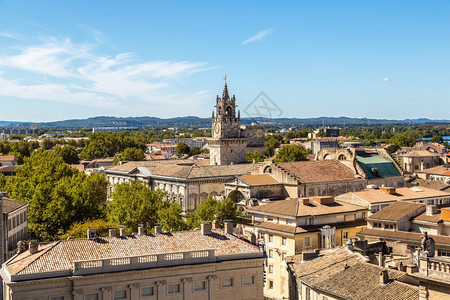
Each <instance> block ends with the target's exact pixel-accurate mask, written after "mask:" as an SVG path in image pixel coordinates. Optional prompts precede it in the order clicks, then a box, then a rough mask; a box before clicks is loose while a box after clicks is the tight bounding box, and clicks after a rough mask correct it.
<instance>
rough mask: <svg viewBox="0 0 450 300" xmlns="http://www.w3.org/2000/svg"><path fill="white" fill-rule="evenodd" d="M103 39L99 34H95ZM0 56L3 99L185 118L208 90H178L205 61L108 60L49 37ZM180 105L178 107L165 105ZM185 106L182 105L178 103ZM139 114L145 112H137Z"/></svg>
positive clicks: (125, 56) (122, 56)
mask: <svg viewBox="0 0 450 300" xmlns="http://www.w3.org/2000/svg"><path fill="white" fill-rule="evenodd" d="M97 34H98V36H99V39H100V37H101V33H100V32H98V33H97ZM9 51H10V52H9V53H7V54H0V66H2V72H1V73H0V97H2V96H3V97H16V98H21V99H27V100H47V101H56V102H62V103H70V104H76V105H85V106H91V107H102V106H105V105H107V106H108V107H109V108H110V107H118V108H119V107H120V108H124V109H125V108H128V110H129V108H130V107H131V106H130V104H133V106H132V107H133V108H134V107H135V105H136V106H138V105H140V104H139V103H141V104H142V105H147V106H149V105H155V106H158V107H161V111H162V112H164V110H166V111H167V110H171V112H172V113H174V112H175V113H179V114H184V110H185V109H186V106H185V105H184V104H186V105H187V104H188V101H190V100H192V99H193V98H195V97H199V98H198V99H199V100H201V99H203V98H204V97H205V92H204V91H184V90H180V88H179V86H180V84H179V83H180V81H184V80H186V79H187V78H188V77H189V76H191V75H192V74H195V73H198V72H203V71H206V70H210V69H211V67H208V66H207V65H206V64H205V63H203V62H188V61H162V60H155V61H138V60H137V59H136V58H135V55H134V54H133V53H119V54H117V55H115V56H108V55H102V54H97V53H96V44H91V43H80V44H77V43H73V42H72V41H71V40H70V39H56V38H49V39H46V40H45V41H41V42H40V43H38V44H34V45H31V46H26V47H18V48H14V49H9ZM165 104H167V105H172V104H177V105H176V107H170V109H169V108H168V107H164V105H165ZM180 104H181V105H180ZM135 113H141V111H135Z"/></svg>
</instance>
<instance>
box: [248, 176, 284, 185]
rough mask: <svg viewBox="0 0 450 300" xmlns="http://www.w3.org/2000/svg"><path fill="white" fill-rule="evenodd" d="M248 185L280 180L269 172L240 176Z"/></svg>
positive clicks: (274, 182)
mask: <svg viewBox="0 0 450 300" xmlns="http://www.w3.org/2000/svg"><path fill="white" fill-rule="evenodd" d="M239 178H241V179H242V180H243V181H244V182H246V183H247V184H248V185H270V184H279V182H278V181H277V180H276V179H275V178H273V177H272V176H270V175H269V174H259V175H242V176H239Z"/></svg>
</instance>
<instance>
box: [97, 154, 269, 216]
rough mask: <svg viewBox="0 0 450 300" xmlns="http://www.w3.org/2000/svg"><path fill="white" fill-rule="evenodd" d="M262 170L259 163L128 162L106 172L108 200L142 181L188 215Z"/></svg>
mask: <svg viewBox="0 0 450 300" xmlns="http://www.w3.org/2000/svg"><path fill="white" fill-rule="evenodd" d="M259 167H260V164H259V163H255V164H236V165H225V166H219V165H213V166H211V165H209V163H208V161H207V160H163V161H141V162H135V161H133V162H127V163H124V164H122V165H118V166H114V167H110V168H107V169H105V170H104V172H105V174H106V176H107V178H108V183H109V184H108V192H107V193H108V198H109V199H111V195H112V193H113V192H114V190H115V187H116V186H117V185H118V184H120V183H122V182H130V181H134V180H139V181H140V182H142V183H143V184H145V185H147V186H148V187H150V188H151V189H152V190H156V189H160V190H163V191H166V192H167V198H168V199H169V200H172V201H174V202H176V203H178V204H179V205H180V206H181V207H182V209H183V212H184V213H185V214H187V213H189V212H192V211H194V210H195V209H196V208H197V206H198V205H199V204H200V203H201V202H202V201H203V200H205V199H206V198H207V197H208V196H212V197H218V198H221V199H223V198H224V196H225V186H224V183H226V182H228V181H232V180H233V178H234V177H235V176H236V175H245V174H250V173H251V172H252V171H253V170H255V169H257V168H259Z"/></svg>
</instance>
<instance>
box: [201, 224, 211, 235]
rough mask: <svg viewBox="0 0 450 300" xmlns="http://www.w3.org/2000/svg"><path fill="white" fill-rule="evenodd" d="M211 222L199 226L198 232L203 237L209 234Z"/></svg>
mask: <svg viewBox="0 0 450 300" xmlns="http://www.w3.org/2000/svg"><path fill="white" fill-rule="evenodd" d="M211 227H212V225H211V222H210V221H203V222H202V224H201V225H200V231H201V232H202V234H203V235H207V234H211Z"/></svg>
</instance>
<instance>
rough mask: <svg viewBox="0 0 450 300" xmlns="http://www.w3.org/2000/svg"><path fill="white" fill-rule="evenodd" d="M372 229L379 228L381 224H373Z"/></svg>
mask: <svg viewBox="0 0 450 300" xmlns="http://www.w3.org/2000/svg"><path fill="white" fill-rule="evenodd" d="M373 228H381V223H373Z"/></svg>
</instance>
